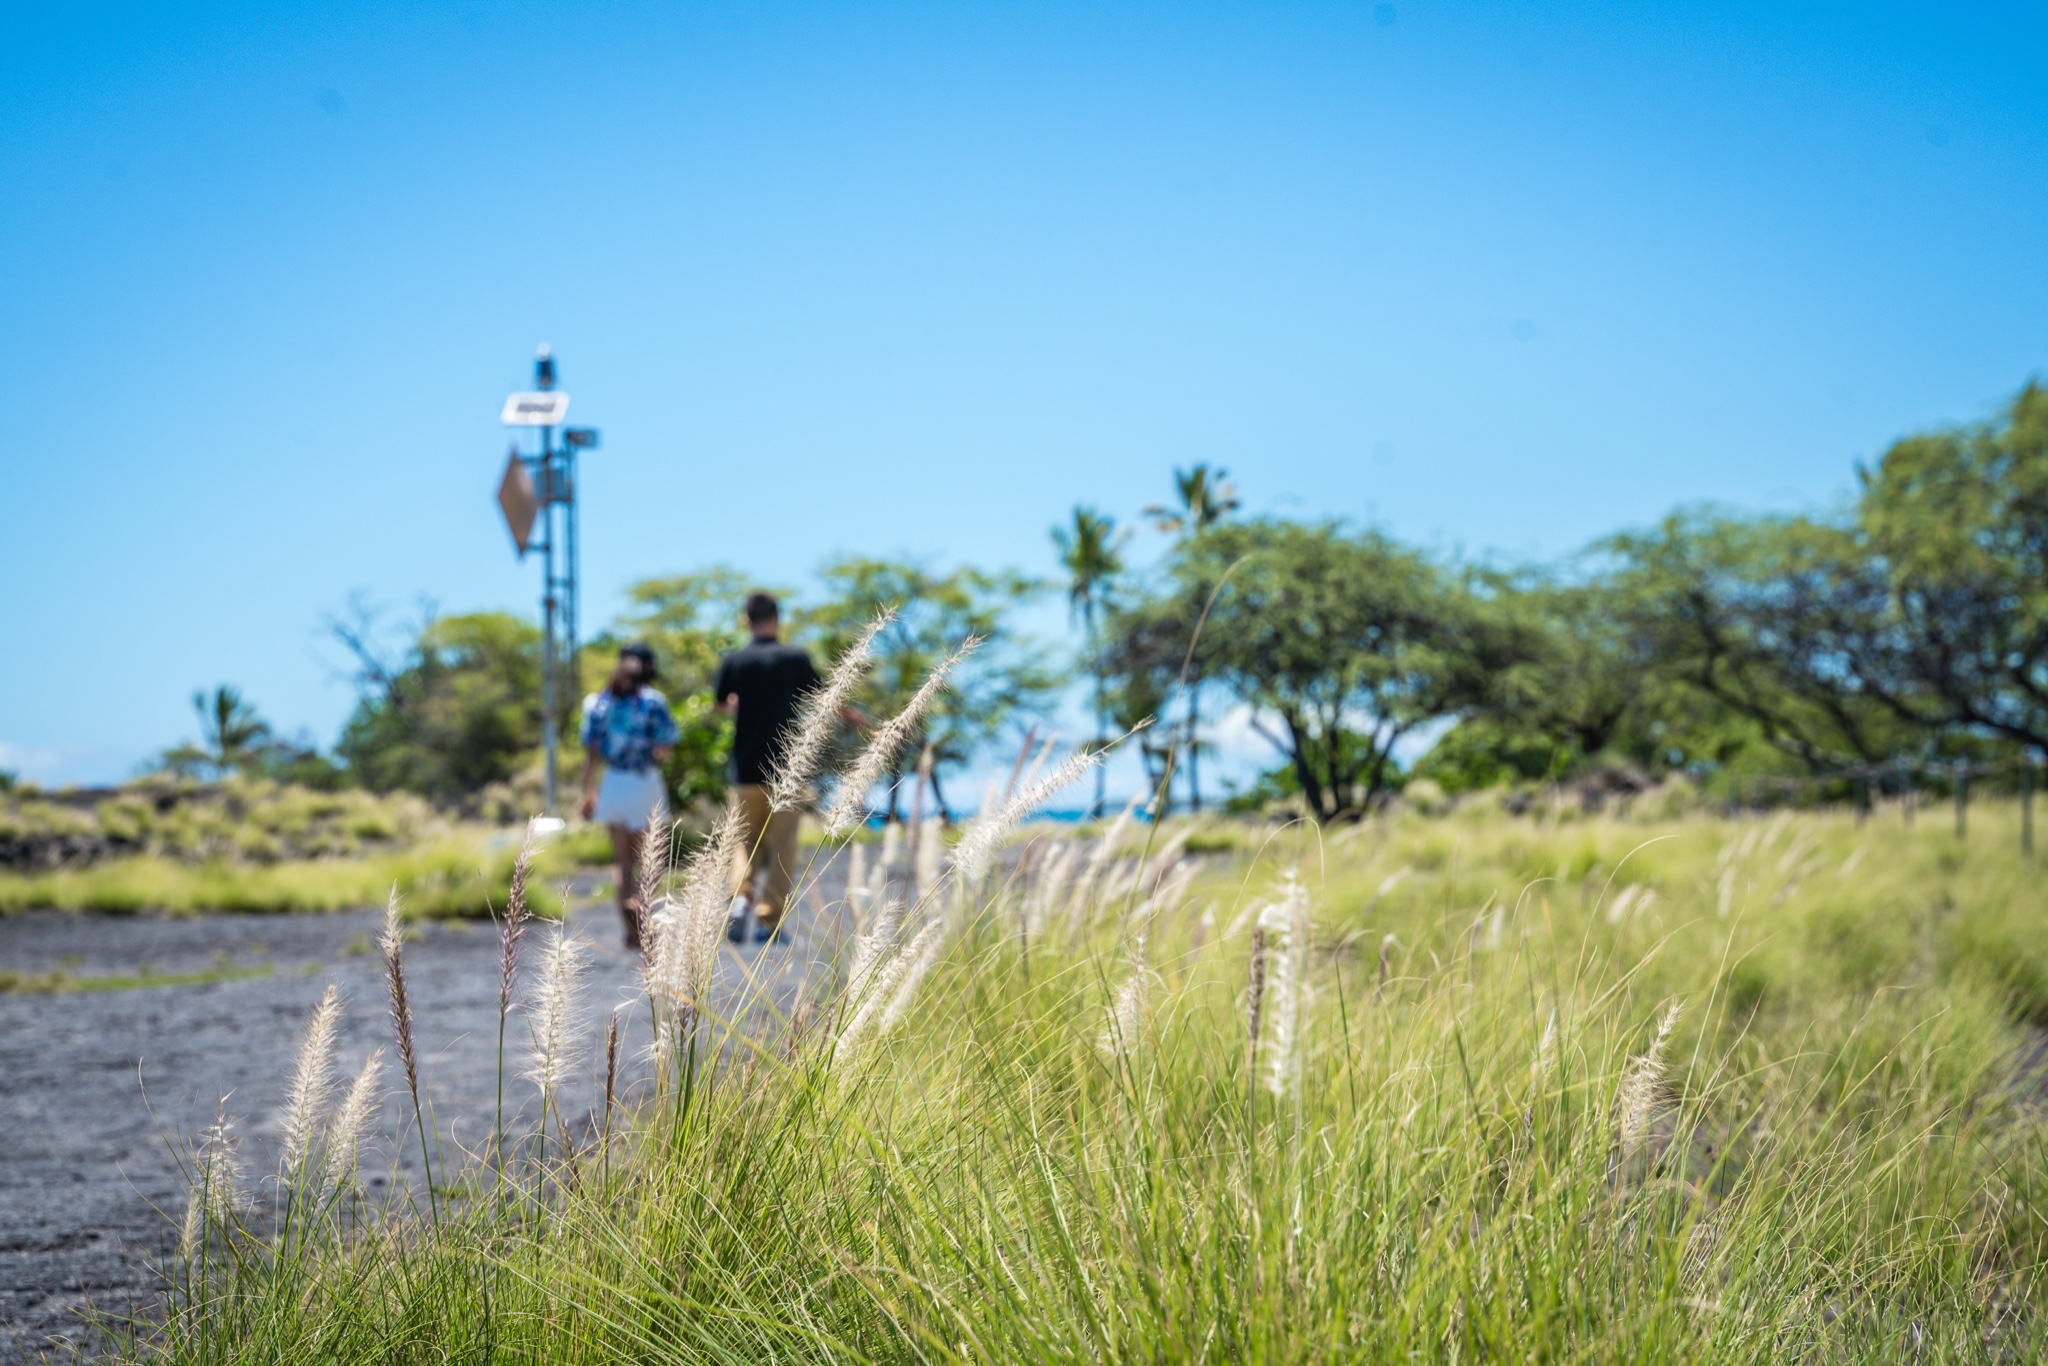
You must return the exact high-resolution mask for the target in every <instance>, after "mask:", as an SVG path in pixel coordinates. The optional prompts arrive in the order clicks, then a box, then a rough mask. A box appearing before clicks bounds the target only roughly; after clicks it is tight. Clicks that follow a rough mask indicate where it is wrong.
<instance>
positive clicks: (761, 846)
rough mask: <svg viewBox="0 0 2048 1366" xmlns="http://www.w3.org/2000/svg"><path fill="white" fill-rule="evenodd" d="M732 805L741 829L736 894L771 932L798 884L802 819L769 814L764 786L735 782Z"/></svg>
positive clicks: (734, 878)
mask: <svg viewBox="0 0 2048 1366" xmlns="http://www.w3.org/2000/svg"><path fill="white" fill-rule="evenodd" d="M732 803H733V806H734V807H736V808H737V809H738V811H739V813H740V827H741V834H740V840H741V844H740V849H739V854H738V856H737V857H736V858H735V859H734V860H733V869H732V890H733V894H734V895H736V896H737V895H738V894H740V893H741V892H745V893H746V894H747V900H748V901H749V902H750V903H751V904H752V905H753V908H754V913H755V914H756V915H758V916H760V917H761V923H762V924H763V925H766V926H767V927H768V928H769V929H771V930H772V929H774V928H775V925H776V923H777V922H778V921H780V920H781V919H782V903H783V902H785V901H787V900H788V899H789V889H790V887H791V885H792V884H794V883H795V881H796V858H797V840H796V837H797V826H798V824H799V823H800V822H801V820H802V819H803V818H802V815H801V814H800V813H799V812H796V811H777V812H775V813H774V814H773V815H770V814H769V812H768V788H767V785H766V784H764V783H735V784H734V785H733V789H732Z"/></svg>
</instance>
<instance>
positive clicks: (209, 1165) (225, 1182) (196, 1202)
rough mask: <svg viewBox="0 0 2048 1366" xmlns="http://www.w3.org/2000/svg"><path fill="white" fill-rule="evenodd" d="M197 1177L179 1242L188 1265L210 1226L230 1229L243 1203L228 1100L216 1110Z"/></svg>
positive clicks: (200, 1158)
mask: <svg viewBox="0 0 2048 1366" xmlns="http://www.w3.org/2000/svg"><path fill="white" fill-rule="evenodd" d="M194 1175H195V1176H196V1177H197V1178H198V1179H197V1181H196V1182H195V1183H194V1185H193V1187H192V1193H191V1195H190V1197H189V1198H188V1200H187V1202H186V1205H185V1226H184V1228H183V1229H182V1230H181V1231H180V1236H179V1239H178V1252H179V1255H180V1256H181V1257H183V1258H184V1259H185V1260H186V1261H188V1262H189V1261H191V1260H192V1259H193V1258H194V1257H196V1256H197V1255H198V1253H199V1250H200V1248H201V1247H202V1246H203V1245H204V1243H205V1240H206V1229H207V1226H208V1225H209V1224H211V1225H213V1226H214V1227H216V1228H226V1227H227V1226H228V1225H229V1223H230V1222H232V1221H233V1219H234V1217H235V1211H236V1210H237V1209H239V1208H240V1207H241V1203H242V1194H241V1191H242V1163H241V1158H240V1157H239V1156H238V1155H237V1154H236V1152H235V1142H234V1126H233V1124H232V1123H231V1122H230V1121H229V1119H228V1113H227V1104H226V1102H225V1101H223V1102H222V1104H221V1106H220V1108H219V1109H217V1110H215V1111H214V1116H213V1124H212V1126H211V1127H209V1128H208V1129H207V1131H206V1140H205V1142H204V1143H202V1144H201V1145H200V1148H199V1164H198V1170H197V1171H196V1172H195V1173H194Z"/></svg>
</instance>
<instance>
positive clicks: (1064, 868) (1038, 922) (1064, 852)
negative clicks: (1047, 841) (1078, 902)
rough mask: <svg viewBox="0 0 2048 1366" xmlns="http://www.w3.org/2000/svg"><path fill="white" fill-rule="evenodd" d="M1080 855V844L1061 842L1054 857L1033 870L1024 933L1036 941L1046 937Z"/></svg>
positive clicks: (1044, 860) (1026, 904)
mask: <svg viewBox="0 0 2048 1366" xmlns="http://www.w3.org/2000/svg"><path fill="white" fill-rule="evenodd" d="M1080 852H1081V846H1080V843H1079V842H1078V841H1076V840H1061V841H1059V843H1058V844H1057V845H1056V846H1055V847H1054V849H1053V851H1052V853H1051V855H1050V856H1048V857H1047V858H1044V859H1042V860H1040V862H1039V864H1038V866H1037V867H1036V868H1034V869H1033V870H1032V875H1031V881H1030V884H1029V885H1028V886H1026V887H1025V889H1024V933H1025V936H1026V937H1027V938H1029V939H1031V940H1033V941H1034V942H1035V941H1037V940H1039V939H1042V938H1044V936H1045V927H1046V925H1047V924H1048V923H1049V922H1050V921H1051V919H1052V913H1053V908H1054V907H1056V906H1058V905H1059V904H1060V898H1061V897H1062V896H1063V895H1065V893H1066V890H1067V883H1068V882H1069V880H1071V879H1072V877H1073V875H1074V868H1075V865H1076V863H1077V861H1078V859H1079V857H1080Z"/></svg>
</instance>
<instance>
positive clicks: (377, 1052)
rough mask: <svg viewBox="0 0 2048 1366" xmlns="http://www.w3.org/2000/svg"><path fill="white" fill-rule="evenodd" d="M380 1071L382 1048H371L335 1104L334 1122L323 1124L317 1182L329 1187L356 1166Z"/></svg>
mask: <svg viewBox="0 0 2048 1366" xmlns="http://www.w3.org/2000/svg"><path fill="white" fill-rule="evenodd" d="M383 1072H384V1050H383V1049H381V1048H377V1049H372V1050H371V1052H370V1056H369V1057H367V1058H365V1059H363V1067H362V1070H361V1071H360V1072H357V1073H356V1079H355V1080H354V1081H353V1082H351V1083H349V1088H348V1090H347V1092H346V1093H344V1094H343V1096H342V1098H341V1104H340V1105H339V1106H337V1107H336V1108H335V1111H334V1122H333V1123H332V1124H330V1125H329V1126H328V1128H327V1169H326V1171H325V1173H323V1175H322V1177H321V1185H322V1187H323V1188H325V1189H329V1190H332V1189H334V1188H335V1187H337V1186H339V1185H340V1184H341V1183H342V1182H343V1181H346V1180H348V1179H349V1177H350V1176H351V1174H352V1173H353V1172H354V1171H355V1169H356V1152H357V1150H358V1149H359V1148H360V1147H361V1146H362V1141H363V1129H364V1126H366V1125H367V1124H368V1123H369V1122H370V1117H371V1116H372V1115H374V1114H376V1113H377V1099H378V1095H377V1082H378V1080H379V1079H380V1078H381V1077H382V1076H383Z"/></svg>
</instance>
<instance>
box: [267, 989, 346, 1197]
mask: <svg viewBox="0 0 2048 1366" xmlns="http://www.w3.org/2000/svg"><path fill="white" fill-rule="evenodd" d="M340 1022H341V999H340V998H339V997H338V996H336V995H335V994H334V985H333V984H332V983H329V984H328V987H327V992H326V994H325V995H323V996H322V997H321V998H320V1003H319V1004H318V1005H316V1006H314V1007H313V1015H312V1018H311V1019H310V1020H309V1021H308V1022H307V1024H306V1037H305V1040H304V1041H303V1042H301V1043H300V1044H299V1055H298V1057H297V1058H296V1059H294V1060H293V1062H292V1073H291V1077H290V1079H289V1080H288V1081H286V1083H285V1092H284V1151H283V1153H282V1155H281V1157H280V1159H279V1171H280V1174H281V1175H282V1176H283V1177H284V1179H285V1180H286V1181H287V1182H290V1183H296V1182H297V1181H298V1179H299V1176H300V1174H301V1171H302V1170H303V1168H304V1166H305V1162H306V1155H307V1154H308V1152H310V1151H311V1149H312V1146H313V1132H314V1130H315V1129H316V1128H318V1127H319V1124H320V1112H321V1111H322V1110H323V1109H324V1108H325V1107H326V1105H327V1093H328V1088H329V1086H330V1084H331V1081H332V1077H333V1072H334V1042H335V1033H336V1029H337V1026H338V1025H339V1024H340Z"/></svg>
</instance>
